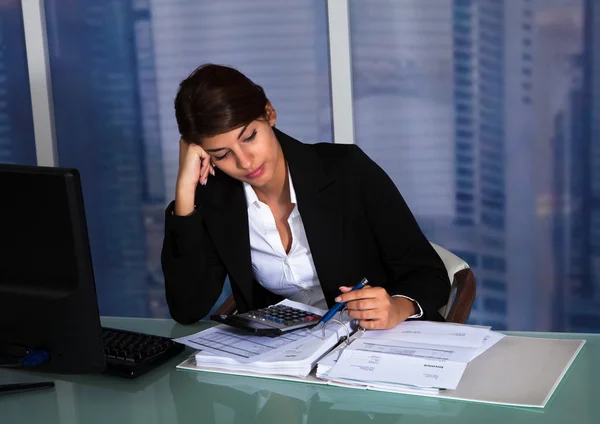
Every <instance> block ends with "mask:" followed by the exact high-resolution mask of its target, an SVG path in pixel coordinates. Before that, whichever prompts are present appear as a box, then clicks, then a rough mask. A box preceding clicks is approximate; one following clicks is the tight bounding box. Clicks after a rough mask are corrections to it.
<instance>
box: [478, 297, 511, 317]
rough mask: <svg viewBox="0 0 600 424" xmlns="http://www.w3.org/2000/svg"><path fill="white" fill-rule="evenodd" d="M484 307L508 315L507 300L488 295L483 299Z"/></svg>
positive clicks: (489, 310)
mask: <svg viewBox="0 0 600 424" xmlns="http://www.w3.org/2000/svg"><path fill="white" fill-rule="evenodd" d="M483 307H484V308H485V310H486V311H488V312H492V313H495V314H499V315H502V316H504V315H506V300H504V299H497V298H494V297H487V298H485V299H483Z"/></svg>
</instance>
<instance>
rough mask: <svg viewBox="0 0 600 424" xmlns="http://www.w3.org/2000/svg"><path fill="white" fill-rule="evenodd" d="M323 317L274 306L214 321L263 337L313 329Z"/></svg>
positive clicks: (217, 317)
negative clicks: (301, 329) (308, 328)
mask: <svg viewBox="0 0 600 424" xmlns="http://www.w3.org/2000/svg"><path fill="white" fill-rule="evenodd" d="M321 318H322V317H321V315H317V314H313V313H311V312H307V311H303V310H301V309H296V308H292V307H291V306H286V305H274V306H269V307H268V308H262V309H257V310H254V311H250V312H244V313H242V314H236V315H213V316H211V317H210V319H212V320H213V321H217V322H220V323H222V324H227V325H230V326H232V327H237V328H241V329H244V330H247V331H250V332H253V333H255V334H257V335H261V336H279V335H281V334H285V333H287V332H289V331H293V330H298V329H300V328H306V327H312V326H315V325H317V324H318V323H319V322H320V321H321Z"/></svg>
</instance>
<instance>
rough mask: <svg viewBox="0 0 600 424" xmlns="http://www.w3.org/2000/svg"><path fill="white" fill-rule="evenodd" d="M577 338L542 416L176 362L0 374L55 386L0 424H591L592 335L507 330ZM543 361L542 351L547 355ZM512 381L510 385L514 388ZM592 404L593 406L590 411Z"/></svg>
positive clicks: (11, 405)
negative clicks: (120, 371) (138, 373)
mask: <svg viewBox="0 0 600 424" xmlns="http://www.w3.org/2000/svg"><path fill="white" fill-rule="evenodd" d="M102 323H103V325H105V326H111V327H116V328H122V329H127V330H134V331H142V332H147V333H152V334H158V335H163V336H169V337H179V336H183V335H186V334H190V333H193V332H196V331H199V330H201V329H203V328H206V327H207V326H209V325H210V323H208V322H201V323H198V324H195V325H192V326H181V325H179V324H176V323H175V322H174V321H172V320H163V319H138V318H103V320H102ZM510 334H515V335H527V336H534V337H535V336H547V337H555V338H576V339H586V340H587V343H586V344H585V346H584V347H583V349H582V351H581V352H580V354H579V356H578V357H577V359H576V360H575V362H574V363H573V365H572V366H571V369H570V370H569V371H568V373H567V374H566V376H565V377H564V378H563V381H562V382H561V384H560V385H559V387H558V388H557V390H556V392H555V393H554V395H553V397H552V398H551V399H550V401H549V403H548V405H547V406H546V408H544V409H537V408H535V409H534V408H516V407H508V406H497V405H485V404H477V403H469V402H461V401H453V400H445V399H433V398H426V397H421V396H414V395H404V394H392V393H378V392H367V391H362V390H351V389H344V388H339V387H324V386H316V385H311V384H304V383H294V382H286V381H276V380H269V379H262V378H252V377H241V376H232V375H222V374H212V373H204V372H194V371H185V370H177V369H176V368H175V366H176V365H177V364H178V363H179V362H181V361H183V359H184V358H185V357H187V356H188V355H190V354H192V353H193V351H192V350H191V349H187V350H186V351H185V352H184V353H183V354H181V356H179V357H178V358H175V359H173V360H172V361H170V362H169V363H167V364H164V365H163V366H161V367H159V368H158V369H156V370H154V371H153V372H151V373H149V374H146V375H144V376H142V377H140V378H138V379H136V380H125V379H119V378H116V377H110V376H104V375H87V376H84V375H78V376H66V375H42V374H38V373H33V372H29V371H16V370H0V384H7V383H20V382H28V381H55V383H56V388H55V389H53V390H46V391H40V392H30V393H21V394H15V395H7V396H0V423H2V424H21V423H27V424H35V423H44V424H55V423H56V424H58V423H60V424H72V423H85V424H95V423H102V424H120V423H139V424H158V423H161V424H163V423H169V424H171V423H173V424H175V423H199V424H200V423H202V424H212V423H240V424H241V423H243V424H249V423H260V424H269V423H286V424H295V423H298V424H307V423H319V424H320V423H330V422H342V423H344V424H353V423H429V424H431V423H438V422H439V423H444V424H450V423H461V424H464V423H481V422H485V424H493V423H502V424H506V423H510V424H516V423H527V424H534V423H544V424H550V423H561V424H563V423H573V424H575V423H577V424H585V423H598V422H600V418H598V417H596V418H594V417H595V416H596V413H600V396H599V395H600V390H599V389H598V388H597V387H598V384H599V383H600V362H599V360H600V335H596V334H563V333H510ZM548 354H551V352H548ZM515 384H518V381H517V382H515ZM595 404H598V408H596V405H595Z"/></svg>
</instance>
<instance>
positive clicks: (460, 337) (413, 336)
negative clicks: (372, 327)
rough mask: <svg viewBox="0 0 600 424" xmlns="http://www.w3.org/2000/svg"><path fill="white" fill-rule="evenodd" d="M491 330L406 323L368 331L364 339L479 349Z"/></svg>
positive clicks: (457, 325) (451, 325) (419, 322)
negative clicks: (389, 328) (387, 328)
mask: <svg viewBox="0 0 600 424" xmlns="http://www.w3.org/2000/svg"><path fill="white" fill-rule="evenodd" d="M488 334H489V329H488V328H484V327H474V326H469V325H459V324H447V323H437V322H430V321H405V322H402V323H400V324H398V326H396V327H395V328H393V329H391V330H378V331H367V332H366V333H365V334H364V335H363V336H362V338H363V339H369V338H376V339H389V340H397V341H403V342H414V343H424V344H433V345H438V346H439V345H442V346H462V347H471V348H475V349H477V348H479V347H480V346H481V343H482V342H483V339H484V338H485V336H486V335H488Z"/></svg>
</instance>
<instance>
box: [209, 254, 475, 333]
mask: <svg viewBox="0 0 600 424" xmlns="http://www.w3.org/2000/svg"><path fill="white" fill-rule="evenodd" d="M431 245H432V246H433V248H434V249H435V251H436V252H437V254H438V255H439V257H440V258H441V259H442V262H443V263H444V266H445V267H446V271H447V272H448V279H449V280H450V297H449V298H448V303H447V304H446V305H444V306H443V307H442V308H441V309H440V311H439V312H440V314H441V315H442V316H443V317H444V318H446V321H447V322H454V323H459V324H464V323H465V322H466V321H467V319H468V318H469V314H470V313H471V306H472V305H473V301H474V300H475V294H476V287H475V276H474V275H473V271H471V268H470V267H469V264H468V263H466V262H465V261H464V260H462V259H461V258H459V257H458V256H456V255H455V254H454V253H452V252H450V251H449V250H446V249H444V248H443V247H441V246H438V245H437V244H435V243H431ZM235 310H236V307H235V300H234V298H233V295H230V296H229V297H228V298H227V299H225V301H224V302H223V303H222V304H221V305H220V306H219V307H218V308H217V310H216V311H215V314H223V315H227V314H232V313H234V312H235Z"/></svg>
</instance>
